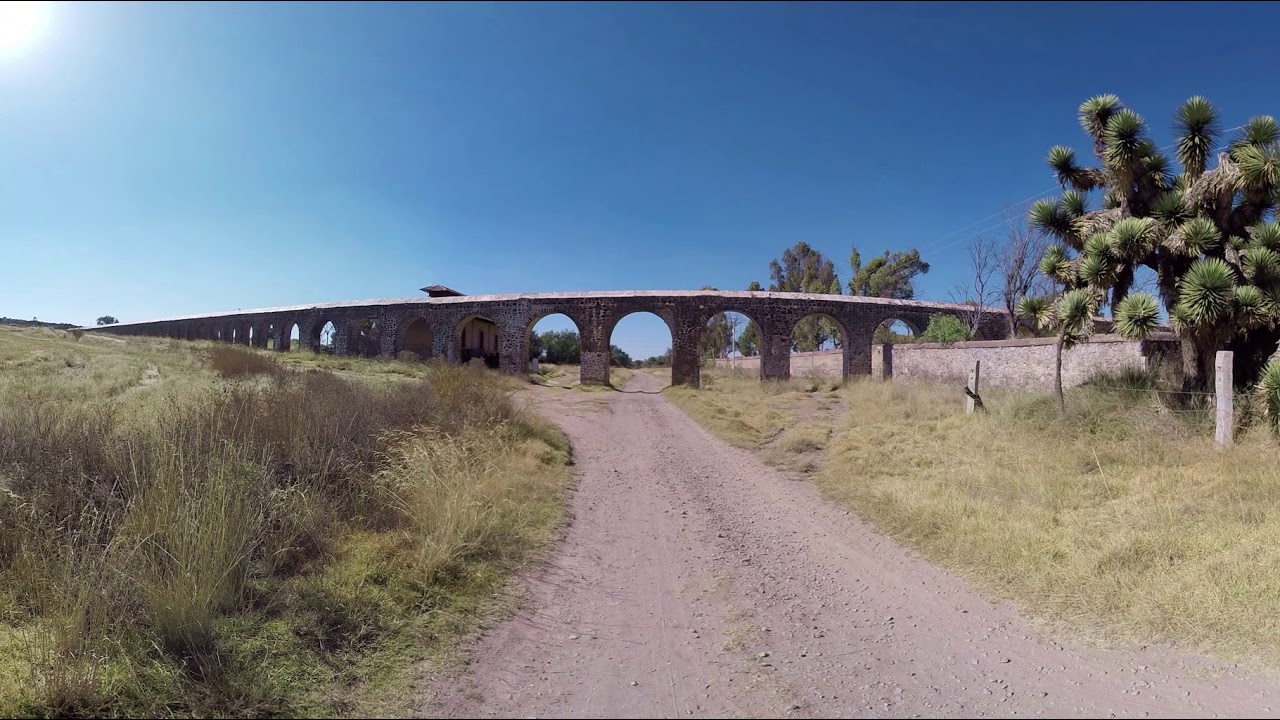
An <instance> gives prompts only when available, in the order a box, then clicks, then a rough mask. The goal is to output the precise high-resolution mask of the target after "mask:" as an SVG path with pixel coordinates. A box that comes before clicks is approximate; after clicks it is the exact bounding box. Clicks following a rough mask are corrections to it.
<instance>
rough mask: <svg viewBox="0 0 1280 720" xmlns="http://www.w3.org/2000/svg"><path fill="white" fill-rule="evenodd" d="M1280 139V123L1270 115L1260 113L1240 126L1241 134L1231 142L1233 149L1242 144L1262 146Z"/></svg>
mask: <svg viewBox="0 0 1280 720" xmlns="http://www.w3.org/2000/svg"><path fill="white" fill-rule="evenodd" d="M1277 140H1280V125H1277V124H1276V119H1275V118H1273V117H1271V116H1270V115H1258V116H1257V117H1251V118H1249V122H1247V123H1245V124H1244V127H1242V128H1240V134H1239V135H1238V136H1237V137H1236V140H1235V142H1233V143H1231V148H1232V150H1235V149H1236V148H1237V147H1240V146H1241V145H1252V146H1254V147H1258V148H1262V147H1266V146H1268V145H1271V144H1272V143H1275V142H1276V141H1277Z"/></svg>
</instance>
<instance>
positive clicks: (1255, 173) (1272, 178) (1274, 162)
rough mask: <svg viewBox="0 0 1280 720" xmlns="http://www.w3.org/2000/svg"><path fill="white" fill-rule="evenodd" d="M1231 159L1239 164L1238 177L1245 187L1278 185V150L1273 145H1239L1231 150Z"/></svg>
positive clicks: (1266, 187) (1279, 153) (1279, 181)
mask: <svg viewBox="0 0 1280 720" xmlns="http://www.w3.org/2000/svg"><path fill="white" fill-rule="evenodd" d="M1231 159H1232V160H1235V161H1236V164H1237V165H1239V166H1240V177H1241V178H1242V179H1243V180H1244V183H1245V185H1246V186H1247V187H1250V188H1258V189H1263V188H1265V189H1274V188H1275V187H1277V186H1280V151H1277V149H1276V148H1275V147H1274V146H1267V147H1259V146H1257V145H1241V146H1239V147H1237V148H1235V149H1234V150H1232V151H1231Z"/></svg>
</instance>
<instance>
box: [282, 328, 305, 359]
mask: <svg viewBox="0 0 1280 720" xmlns="http://www.w3.org/2000/svg"><path fill="white" fill-rule="evenodd" d="M280 349H281V350H283V351H285V352H289V351H290V350H293V351H298V350H305V349H306V348H305V346H304V344H303V343H302V333H300V332H299V331H298V323H296V322H293V321H292V320H287V321H285V323H284V331H283V332H281V333H280Z"/></svg>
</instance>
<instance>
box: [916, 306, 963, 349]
mask: <svg viewBox="0 0 1280 720" xmlns="http://www.w3.org/2000/svg"><path fill="white" fill-rule="evenodd" d="M968 339H969V327H968V326H967V325H965V324H964V321H963V320H961V319H960V318H958V317H956V316H954V315H943V314H941V313H939V314H936V315H933V316H931V317H930V318H929V327H927V328H925V329H924V332H923V333H921V334H920V340H921V342H936V343H953V342H960V341H962V340H968Z"/></svg>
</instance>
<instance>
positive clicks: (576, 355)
mask: <svg viewBox="0 0 1280 720" xmlns="http://www.w3.org/2000/svg"><path fill="white" fill-rule="evenodd" d="M528 360H529V372H530V373H531V374H532V375H533V378H534V382H537V383H538V384H540V385H554V386H568V385H576V384H578V383H579V382H580V381H581V378H582V372H581V368H580V366H581V364H582V333H581V332H579V329H578V323H576V322H574V320H573V318H571V317H569V316H568V315H565V314H564V313H549V314H547V315H543V316H541V317H538V318H535V319H534V321H533V322H531V323H529V354H528ZM603 372H604V371H601V374H603Z"/></svg>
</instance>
